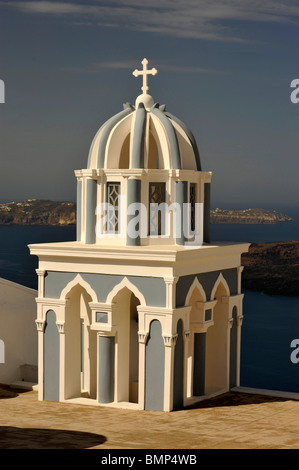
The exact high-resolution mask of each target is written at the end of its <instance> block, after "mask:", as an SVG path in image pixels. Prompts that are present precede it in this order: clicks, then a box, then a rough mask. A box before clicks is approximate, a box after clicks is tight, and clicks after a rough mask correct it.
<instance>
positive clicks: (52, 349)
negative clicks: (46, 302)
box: [43, 310, 60, 401]
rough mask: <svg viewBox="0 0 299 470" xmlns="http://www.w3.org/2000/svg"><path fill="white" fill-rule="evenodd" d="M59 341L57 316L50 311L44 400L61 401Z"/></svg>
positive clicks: (46, 324) (45, 351)
mask: <svg viewBox="0 0 299 470" xmlns="http://www.w3.org/2000/svg"><path fill="white" fill-rule="evenodd" d="M59 339H60V338H59V332H58V328H57V324H56V314H55V312H53V310H49V311H48V312H47V314H46V323H45V328H44V380H43V399H44V400H49V401H59V358H60V341H59Z"/></svg>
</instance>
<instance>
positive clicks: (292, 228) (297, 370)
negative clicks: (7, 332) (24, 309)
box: [0, 206, 299, 393]
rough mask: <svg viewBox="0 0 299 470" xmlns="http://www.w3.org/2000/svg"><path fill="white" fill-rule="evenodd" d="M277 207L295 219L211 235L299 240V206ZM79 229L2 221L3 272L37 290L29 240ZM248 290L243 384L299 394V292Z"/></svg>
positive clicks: (67, 236)
mask: <svg viewBox="0 0 299 470" xmlns="http://www.w3.org/2000/svg"><path fill="white" fill-rule="evenodd" d="M221 207H223V206H221ZM223 208H225V207H223ZM227 208H232V207H227ZM235 208H238V207H235ZM239 208H242V207H239ZM244 208H246V207H244ZM265 208H267V207H265ZM276 210H282V212H285V213H286V214H288V215H290V216H292V217H294V218H295V221H294V222H286V223H283V224H279V225H229V224H228V225H211V239H212V241H217V240H222V241H240V242H248V243H253V242H263V241H284V240H298V239H299V208H277V207H276ZM75 233H76V229H75V226H71V227H37V226H28V227H24V226H0V242H1V243H0V277H3V278H5V279H9V280H11V281H14V282H17V283H19V284H22V285H25V286H27V287H31V288H34V289H36V288H37V276H36V273H35V269H36V268H37V266H38V260H37V258H36V257H35V256H30V253H29V249H28V247H27V245H28V244H33V243H45V242H58V241H73V240H75ZM244 293H245V296H244V304H243V305H244V306H243V308H244V320H243V326H242V353H241V385H242V386H247V387H257V388H264V389H275V390H284V391H290V392H298V393H299V363H298V364H293V363H292V362H291V360H290V355H291V352H292V349H291V348H290V344H291V341H292V340H293V339H296V338H299V297H295V298H292V297H275V296H268V295H263V294H261V293H259V292H253V291H245V292H244Z"/></svg>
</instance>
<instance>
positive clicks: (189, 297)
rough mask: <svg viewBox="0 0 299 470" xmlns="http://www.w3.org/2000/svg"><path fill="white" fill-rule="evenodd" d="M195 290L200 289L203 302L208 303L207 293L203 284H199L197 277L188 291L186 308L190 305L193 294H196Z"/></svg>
mask: <svg viewBox="0 0 299 470" xmlns="http://www.w3.org/2000/svg"><path fill="white" fill-rule="evenodd" d="M195 289H198V290H199V292H200V295H201V296H202V300H203V302H206V301H207V296H206V293H205V291H204V288H203V287H202V285H201V283H200V282H199V280H198V279H197V277H196V276H195V278H194V280H193V282H192V284H191V286H190V289H189V290H188V294H187V296H186V300H185V306H186V307H187V306H188V305H189V303H190V299H191V297H192V294H193V292H194V290H195Z"/></svg>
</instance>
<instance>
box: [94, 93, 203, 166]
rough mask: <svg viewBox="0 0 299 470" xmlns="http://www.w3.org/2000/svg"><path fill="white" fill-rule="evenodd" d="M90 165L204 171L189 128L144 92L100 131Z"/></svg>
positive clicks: (95, 139) (125, 105) (95, 141)
mask: <svg viewBox="0 0 299 470" xmlns="http://www.w3.org/2000/svg"><path fill="white" fill-rule="evenodd" d="M87 168H88V169H100V168H104V169H113V168H114V169H137V168H139V169H140V168H141V169H178V170H195V171H201V164H200V156H199V152H198V148H197V144H196V141H195V138H194V136H193V134H192V132H191V131H190V129H189V128H188V127H187V126H186V125H185V124H184V123H183V122H182V121H181V120H180V119H178V118H177V117H175V116H174V115H173V114H171V113H169V112H168V111H167V110H166V106H165V105H162V106H160V105H159V104H158V103H156V104H155V103H154V100H153V98H152V96H150V95H149V94H146V93H144V94H141V95H139V96H138V97H137V99H136V102H135V106H133V105H132V104H130V103H126V104H124V105H123V110H122V111H120V112H119V113H118V114H116V115H115V116H112V117H111V118H110V119H108V120H107V121H106V122H105V123H104V124H103V125H102V127H101V128H100V129H99V130H98V132H97V133H96V135H95V137H94V139H93V142H92V144H91V147H90V150H89V156H88V166H87Z"/></svg>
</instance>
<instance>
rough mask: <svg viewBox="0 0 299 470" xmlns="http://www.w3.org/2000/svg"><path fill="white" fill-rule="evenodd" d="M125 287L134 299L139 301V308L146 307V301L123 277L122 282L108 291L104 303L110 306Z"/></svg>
mask: <svg viewBox="0 0 299 470" xmlns="http://www.w3.org/2000/svg"><path fill="white" fill-rule="evenodd" d="M125 287H126V288H127V289H129V290H130V291H131V292H133V294H134V295H135V297H137V299H138V300H139V302H140V305H141V306H143V307H145V306H146V300H145V297H144V295H143V294H142V293H141V292H140V290H139V289H138V288H137V287H136V286H135V285H134V284H133V283H132V282H131V281H129V279H128V278H127V277H124V278H123V279H122V281H121V282H120V283H119V284H117V285H116V286H115V287H114V288H113V289H112V291H110V293H109V294H108V296H107V299H106V303H107V304H111V303H112V302H113V299H114V297H115V296H116V295H117V294H118V293H119V292H120V291H121V290H122V289H124V288H125Z"/></svg>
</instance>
